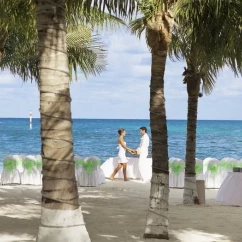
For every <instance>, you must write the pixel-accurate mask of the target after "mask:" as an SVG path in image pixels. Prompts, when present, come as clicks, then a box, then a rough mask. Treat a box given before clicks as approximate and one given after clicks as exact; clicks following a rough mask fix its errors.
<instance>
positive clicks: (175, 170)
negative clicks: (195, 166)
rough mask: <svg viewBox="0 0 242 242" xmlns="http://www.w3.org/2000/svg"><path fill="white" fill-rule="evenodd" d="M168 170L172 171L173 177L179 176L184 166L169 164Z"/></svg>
mask: <svg viewBox="0 0 242 242" xmlns="http://www.w3.org/2000/svg"><path fill="white" fill-rule="evenodd" d="M169 168H171V170H172V171H173V173H174V174H175V175H179V174H180V172H181V171H182V170H184V168H185V165H184V164H182V163H173V162H172V163H169Z"/></svg>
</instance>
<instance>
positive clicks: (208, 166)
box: [203, 157, 221, 188]
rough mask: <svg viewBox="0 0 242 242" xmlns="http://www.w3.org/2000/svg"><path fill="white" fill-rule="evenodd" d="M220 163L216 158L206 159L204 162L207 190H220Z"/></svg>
mask: <svg viewBox="0 0 242 242" xmlns="http://www.w3.org/2000/svg"><path fill="white" fill-rule="evenodd" d="M219 163H220V161H219V160H218V159H215V158H211V157H209V158H206V159H205V160H204V161H203V174H204V179H205V187H206V188H219V187H220V183H221V182H220V181H221V178H220V167H219Z"/></svg>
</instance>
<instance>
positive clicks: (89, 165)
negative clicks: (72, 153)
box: [75, 160, 100, 174]
mask: <svg viewBox="0 0 242 242" xmlns="http://www.w3.org/2000/svg"><path fill="white" fill-rule="evenodd" d="M99 165H100V161H96V160H88V161H84V160H77V161H76V162H75V166H76V167H78V166H82V167H83V168H84V170H85V171H86V173H87V174H91V173H92V172H93V170H94V168H96V167H97V166H99Z"/></svg>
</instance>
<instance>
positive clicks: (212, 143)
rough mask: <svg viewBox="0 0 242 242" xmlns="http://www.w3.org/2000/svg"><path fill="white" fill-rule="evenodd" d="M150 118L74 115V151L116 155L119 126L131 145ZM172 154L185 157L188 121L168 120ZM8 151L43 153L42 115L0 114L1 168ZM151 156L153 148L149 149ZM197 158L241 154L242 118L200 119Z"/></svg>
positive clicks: (234, 156) (100, 156)
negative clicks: (19, 116)
mask: <svg viewBox="0 0 242 242" xmlns="http://www.w3.org/2000/svg"><path fill="white" fill-rule="evenodd" d="M141 126H146V127H147V128H148V134H149V135H150V127H149V120H139V119H137V120H134V119H124V120H121V119H73V137H74V153H75V154H78V155H80V156H82V157H87V156H98V157H99V158H100V159H101V161H102V162H104V161H105V160H106V159H108V158H109V157H114V156H117V152H118V150H117V138H118V133H117V130H118V129H119V128H124V129H126V132H127V134H126V137H125V141H126V142H127V145H128V146H129V147H130V148H137V147H138V145H139V142H140V133H139V128H140V127H141ZM168 143H169V157H178V158H181V159H184V157H185V146H186V121H185V120H168ZM9 154H26V155H27V154H40V119H33V129H32V130H30V129H29V119H22V118H0V170H1V169H2V160H3V158H4V157H5V156H6V155H9ZM149 156H150V151H149ZM196 157H197V158H199V159H205V158H207V157H214V158H217V159H222V158H224V157H233V158H236V159H241V158H242V121H224V120H223V121H219V120H214V121H213V120H200V121H198V126H197V155H196Z"/></svg>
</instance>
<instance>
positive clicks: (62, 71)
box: [0, 0, 135, 242]
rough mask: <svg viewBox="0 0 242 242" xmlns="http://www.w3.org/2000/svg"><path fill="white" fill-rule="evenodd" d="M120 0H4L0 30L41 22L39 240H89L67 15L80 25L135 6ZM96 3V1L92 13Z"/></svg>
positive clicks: (39, 50)
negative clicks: (79, 180) (76, 150)
mask: <svg viewBox="0 0 242 242" xmlns="http://www.w3.org/2000/svg"><path fill="white" fill-rule="evenodd" d="M117 2H119V0H117V1H116V3H114V2H113V1H111V0H110V1H108V0H106V1H103V2H102V1H100V3H99V4H98V1H96V0H94V1H91V0H90V1H78V0H76V1H73V0H66V1H64V0H55V1H49V0H38V1H35V4H36V5H34V4H33V3H34V2H32V1H31V0H28V1H26V0H24V1H23V0H19V1H17V0H16V1H11V2H9V1H5V0H3V1H1V10H0V16H1V17H0V30H1V31H3V32H4V33H9V32H11V31H10V30H12V31H13V30H14V26H16V23H18V24H21V23H25V24H24V25H23V26H24V27H22V29H23V30H24V28H27V27H31V26H37V31H38V48H37V50H38V54H39V57H38V62H39V63H38V80H39V90H40V115H41V142H42V146H41V155H42V159H43V171H42V173H43V189H42V209H41V225H40V227H39V233H38V237H37V241H38V242H40V241H44V242H48V241H73V242H74V241H83V242H86V241H90V238H89V235H88V233H87V231H86V228H85V224H84V222H83V218H82V212H81V208H80V205H79V199H78V198H79V196H78V190H77V185H76V179H75V166H74V159H73V158H74V157H73V137H72V120H71V106H70V101H71V98H70V90H69V80H70V72H69V60H68V53H67V45H66V40H67V34H66V32H67V22H66V21H67V20H68V26H70V27H73V26H74V25H79V24H80V20H81V19H82V18H83V17H85V16H86V21H89V18H90V19H93V18H94V19H95V18H96V17H97V16H100V13H102V11H104V10H105V9H106V7H107V8H108V10H110V11H111V10H112V9H114V10H115V12H118V13H120V14H123V15H125V14H131V13H132V12H133V9H134V7H135V6H134V1H132V0H130V1H121V0H120V3H119V4H118V7H117V5H116V4H117ZM92 4H93V6H94V7H95V10H94V11H93V13H94V17H93V18H92V16H91V14H92ZM30 10H31V11H32V13H36V18H35V20H36V22H35V21H34V20H32V19H31V14H29V11H30ZM20 12H21V13H22V15H21V14H20ZM10 16H11V18H10ZM23 16H24V17H23ZM66 16H67V17H66ZM8 18H9V19H8ZM98 18H99V17H98ZM100 19H102V18H100ZM20 20H21V21H20ZM22 20H24V21H22ZM103 22H106V20H105V21H103ZM35 24H36V25H35ZM27 29H28V28H27ZM32 30H33V31H32V32H31V34H32V35H30V32H28V31H26V29H25V30H24V31H25V32H24V33H26V32H28V33H27V34H25V37H26V39H33V38H32V36H33V35H34V34H35V32H36V29H35V28H32ZM3 36H4V35H3ZM1 41H2V42H1V43H0V44H4V43H5V42H6V39H3V40H1ZM0 50H2V46H0Z"/></svg>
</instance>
